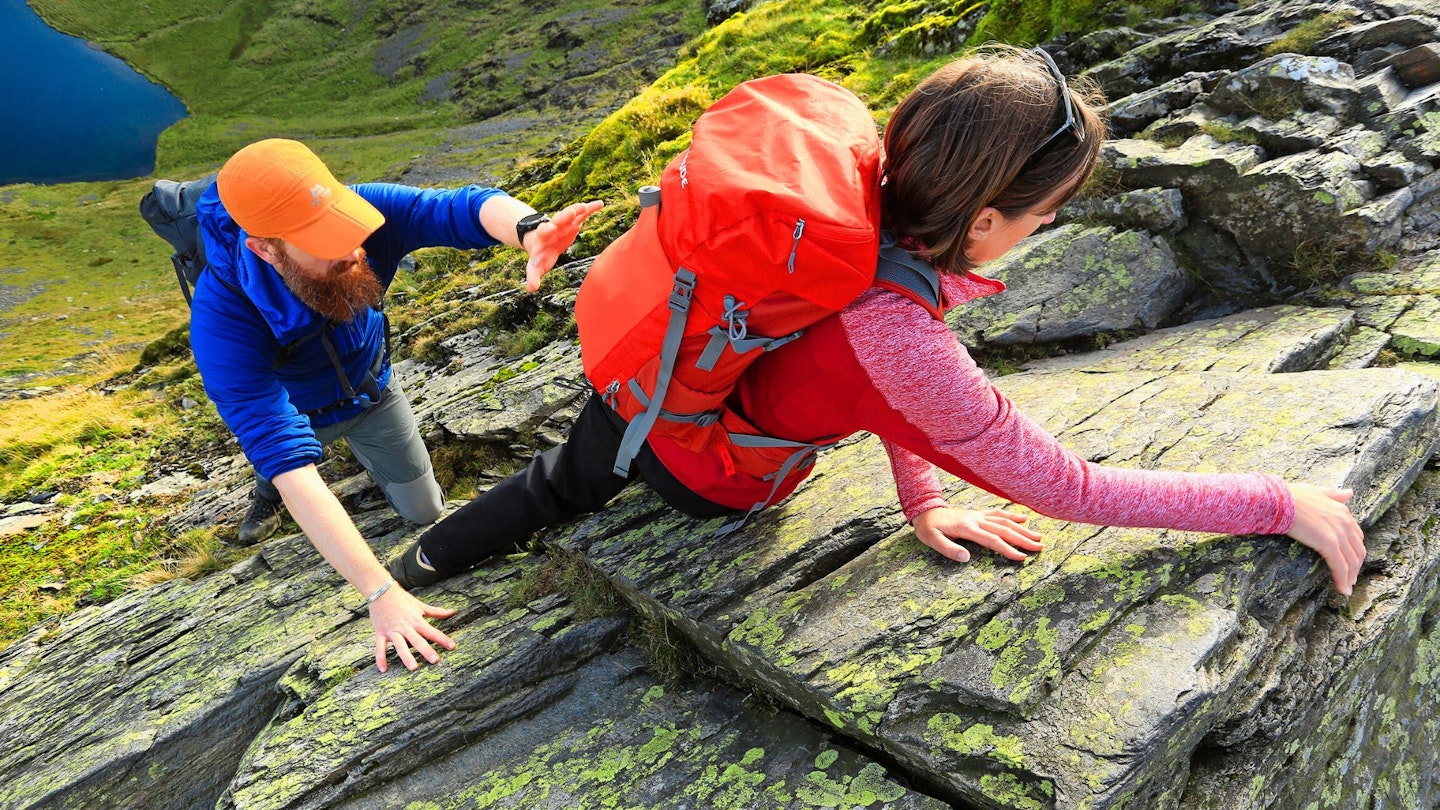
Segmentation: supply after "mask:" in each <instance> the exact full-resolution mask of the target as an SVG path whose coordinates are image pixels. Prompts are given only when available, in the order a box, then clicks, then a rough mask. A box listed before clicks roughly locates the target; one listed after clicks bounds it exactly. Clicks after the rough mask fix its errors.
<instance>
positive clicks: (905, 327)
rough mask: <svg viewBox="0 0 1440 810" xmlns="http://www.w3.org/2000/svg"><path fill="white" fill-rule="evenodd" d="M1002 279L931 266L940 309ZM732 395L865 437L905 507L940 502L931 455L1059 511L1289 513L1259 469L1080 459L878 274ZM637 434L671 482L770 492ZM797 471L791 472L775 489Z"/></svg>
mask: <svg viewBox="0 0 1440 810" xmlns="http://www.w3.org/2000/svg"><path fill="white" fill-rule="evenodd" d="M1002 289H1004V285H1002V284H1001V283H1000V282H998V281H993V280H990V279H986V278H983V277H981V276H978V275H975V274H967V275H964V276H958V275H950V274H946V275H943V276H942V293H943V299H944V305H945V307H946V308H947V309H948V308H950V307H953V306H957V305H960V304H963V303H965V302H966V301H970V300H973V299H975V298H979V297H981V296H983V295H989V294H992V293H994V292H998V291H999V290H1002ZM732 402H734V403H736V404H737V406H738V409H739V410H740V412H741V413H742V414H744V416H745V417H746V418H747V419H748V420H749V421H751V422H752V423H753V424H755V426H756V427H758V428H759V429H760V430H761V431H763V432H765V433H767V434H769V435H772V436H777V437H781V438H787V439H793V440H800V441H813V440H816V439H819V438H821V437H838V436H845V435H849V434H851V433H854V432H856V431H860V430H865V431H869V432H871V433H874V434H875V435H877V436H879V437H880V438H881V440H882V441H883V442H884V446H885V449H886V451H887V452H888V453H889V456H890V461H891V468H892V472H893V474H894V477H895V484H896V488H897V490H898V493H899V497H900V504H901V506H902V508H903V509H904V512H905V517H906V518H907V519H909V520H913V519H914V518H915V517H916V516H917V515H919V514H920V513H922V512H924V511H926V510H929V509H934V508H936V507H940V506H944V505H945V504H946V502H945V498H944V496H943V493H942V490H941V487H940V482H939V479H938V477H937V476H936V472H935V468H936V467H939V468H941V469H944V470H946V471H948V472H950V473H952V474H954V475H956V476H958V477H960V478H962V479H964V480H965V481H968V482H969V483H971V484H973V485H975V486H977V487H980V488H982V489H985V490H987V491H989V492H992V493H994V494H996V495H999V496H1000V497H1002V498H1006V499H1008V500H1010V501H1013V502H1015V503H1019V504H1023V505H1025V506H1028V507H1030V508H1031V509H1034V510H1035V511H1037V512H1039V513H1041V514H1043V515H1048V516H1050V517H1054V518H1058V519H1061V520H1072V521H1079V522H1084V523H1094V524H1100V525H1108V526H1141V527H1153V528H1172V529H1184V530H1192V531H1208V532H1221V533H1227V534H1245V533H1285V532H1288V531H1289V529H1290V526H1291V523H1292V522H1293V521H1294V516H1295V505H1294V502H1293V500H1292V499H1291V497H1290V491H1289V488H1288V487H1287V486H1286V485H1285V483H1284V482H1283V481H1281V480H1280V479H1279V478H1277V477H1275V476H1273V475H1265V474H1261V473H1243V474H1235V473H1221V474H1212V473H1204V474H1201V473H1184V472H1165V471H1156V470H1135V469H1123V468H1118V467H1105V466H1101V465H1099V464H1094V463H1091V462H1088V461H1086V460H1084V459H1082V458H1080V457H1079V456H1077V455H1076V454H1075V453H1073V452H1071V451H1070V450H1068V449H1066V448H1065V447H1064V446H1063V445H1061V444H1060V442H1059V441H1058V440H1057V439H1055V437H1053V436H1051V435H1050V434H1049V433H1047V432H1046V431H1045V430H1043V429H1042V428H1041V427H1040V426H1039V425H1037V424H1036V423H1035V422H1033V421H1031V420H1030V419H1029V418H1027V417H1026V416H1025V415H1024V414H1023V413H1021V412H1020V410H1019V409H1018V408H1016V406H1015V404H1014V403H1013V402H1011V401H1010V400H1009V398H1007V397H1006V396H1005V395H1004V394H1002V393H1001V392H1000V391H999V390H997V389H996V388H995V387H994V386H993V385H991V384H990V381H989V380H988V379H987V378H986V377H985V374H984V372H982V371H981V370H980V369H979V367H978V366H976V365H975V362H974V360H972V359H971V358H970V355H969V353H968V352H967V351H966V350H965V347H964V346H962V345H961V344H960V342H959V341H958V340H957V339H956V338H955V336H954V335H953V334H952V333H951V332H950V330H949V329H948V328H947V327H946V325H945V323H944V322H943V321H941V320H939V319H937V318H936V317H935V315H933V314H932V313H931V311H930V310H929V309H927V308H926V307H925V306H924V305H922V304H920V303H919V302H917V301H914V300H912V299H911V298H909V297H908V296H906V295H903V294H900V293H897V292H892V291H890V290H886V289H881V288H878V287H875V288H871V289H870V290H868V291H866V292H865V293H864V294H862V295H861V296H860V297H859V298H858V299H856V301H855V302H854V303H852V304H851V305H850V306H848V307H847V308H846V309H844V310H843V311H842V312H840V313H839V314H838V315H836V316H834V317H831V318H827V319H825V320H824V321H821V322H820V323H818V324H816V325H814V326H812V327H811V328H810V329H809V330H808V331H807V333H806V335H805V337H804V338H803V339H801V340H797V341H795V342H794V343H792V344H790V345H788V346H785V347H783V348H781V349H779V350H776V351H774V352H771V353H769V354H768V355H766V356H765V357H762V358H760V359H759V360H757V361H756V362H755V364H754V365H753V366H751V368H750V369H749V370H748V371H747V372H746V374H745V375H744V376H743V377H742V378H741V381H740V384H739V386H737V388H736V394H735V398H734V399H732ZM651 447H652V448H653V449H654V450H655V452H656V455H657V456H658V457H659V458H660V460H661V462H662V463H664V464H665V465H666V467H667V468H668V469H669V470H670V471H671V472H672V473H674V474H675V476H676V477H677V478H679V479H680V481H681V482H682V483H684V484H686V486H688V487H689V488H690V489H692V490H693V491H695V492H697V493H699V494H701V495H703V496H705V497H706V498H708V499H710V500H712V501H715V502H717V503H721V504H725V505H729V506H733V507H736V508H742V509H745V508H749V507H750V506H751V505H753V504H754V503H756V502H757V501H760V500H763V499H764V498H765V496H766V495H767V494H769V493H770V488H771V483H772V482H770V481H763V480H760V479H757V478H752V477H749V476H745V475H743V474H741V475H736V474H734V472H733V470H728V471H727V470H726V469H725V465H724V464H723V463H722V462H721V460H720V459H718V458H716V457H714V456H713V455H711V454H704V453H701V454H697V453H692V452H689V451H686V450H684V449H682V448H679V447H677V446H676V445H674V444H673V443H671V442H670V441H669V440H667V439H665V438H664V437H661V436H654V435H652V437H651ZM821 463H823V461H822V462H821ZM802 478H803V476H792V480H789V481H787V482H785V484H783V485H782V486H781V488H780V490H779V491H778V492H777V493H776V494H775V499H776V500H778V499H779V498H781V497H784V496H785V495H788V494H789V492H791V491H793V489H794V488H795V486H797V485H798V484H799V481H800V480H801V479H802Z"/></svg>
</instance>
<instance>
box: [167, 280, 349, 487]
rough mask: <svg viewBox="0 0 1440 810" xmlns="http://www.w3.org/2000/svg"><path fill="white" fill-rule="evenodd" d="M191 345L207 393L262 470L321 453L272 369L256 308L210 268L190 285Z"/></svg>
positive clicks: (271, 471) (269, 474)
mask: <svg viewBox="0 0 1440 810" xmlns="http://www.w3.org/2000/svg"><path fill="white" fill-rule="evenodd" d="M190 347H191V349H192V351H193V352H194V354H195V365H196V366H197V367H198V368H199V370H200V378H201V379H202V380H203V381H204V383H205V394H206V396H208V397H209V398H210V401H211V402H213V403H215V409H216V410H217V411H219V413H220V418H221V419H223V420H224V421H225V424H226V426H228V427H229V428H230V430H231V431H232V432H233V433H234V434H235V438H237V439H239V440H240V447H241V449H243V450H244V451H245V457H246V458H248V459H249V460H250V463H251V464H252V465H254V467H255V470H256V471H257V472H259V473H260V475H262V476H264V477H265V478H274V477H275V476H277V475H279V474H280V473H283V472H288V471H290V470H295V469H299V468H301V467H304V466H305V465H307V464H313V463H315V462H316V461H318V460H319V459H320V451H321V446H320V442H319V441H318V440H317V439H316V438H315V431H314V429H313V428H311V426H310V420H309V419H307V418H306V417H305V416H303V415H301V414H300V412H299V411H297V410H296V409H295V406H294V405H292V404H291V403H290V395H289V394H287V393H286V391H285V388H284V387H283V386H282V385H281V384H280V380H279V378H278V377H277V376H276V374H275V367H274V363H275V355H276V352H277V351H278V345H277V344H276V343H275V339H274V338H273V337H272V336H271V335H270V332H269V330H268V328H267V327H266V326H265V323H264V321H263V320H261V318H260V313H259V312H258V311H257V310H256V309H255V307H254V306H252V305H251V304H250V303H249V302H247V301H244V300H241V299H240V298H239V297H238V296H236V295H235V294H234V293H233V292H231V291H230V290H229V289H227V288H225V286H224V285H222V284H220V283H218V282H217V281H216V280H215V279H214V278H213V277H212V276H211V274H209V273H207V274H206V275H204V276H201V278H200V283H199V284H198V285H197V286H196V292H195V302H194V310H193V311H192V312H191V316H190Z"/></svg>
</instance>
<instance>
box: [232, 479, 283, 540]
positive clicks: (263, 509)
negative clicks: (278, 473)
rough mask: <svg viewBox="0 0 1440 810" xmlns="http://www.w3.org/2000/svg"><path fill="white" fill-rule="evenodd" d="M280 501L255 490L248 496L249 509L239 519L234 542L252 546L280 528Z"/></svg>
mask: <svg viewBox="0 0 1440 810" xmlns="http://www.w3.org/2000/svg"><path fill="white" fill-rule="evenodd" d="M280 507H281V503H280V501H272V500H270V499H269V498H266V497H265V496H263V495H261V494H260V492H259V490H256V491H255V492H254V493H252V494H251V496H250V511H249V512H246V513H245V519H244V520H242V521H240V530H239V531H238V532H237V533H236V537H235V542H237V543H239V544H240V545H242V546H253V545H255V544H256V543H259V542H261V541H263V540H265V539H267V538H269V537H270V535H272V534H274V533H275V532H276V531H277V530H278V529H279V528H280Z"/></svg>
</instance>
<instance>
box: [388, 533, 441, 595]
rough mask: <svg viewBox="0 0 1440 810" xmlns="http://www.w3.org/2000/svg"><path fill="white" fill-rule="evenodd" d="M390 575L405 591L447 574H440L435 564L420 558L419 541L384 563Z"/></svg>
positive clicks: (435, 580)
mask: <svg viewBox="0 0 1440 810" xmlns="http://www.w3.org/2000/svg"><path fill="white" fill-rule="evenodd" d="M385 568H386V570H388V571H389V572H390V576H392V577H394V578H395V581H396V582H398V583H400V587H402V588H404V589H405V590H407V591H413V590H415V589H416V588H423V587H425V586H426V585H434V584H435V583H437V582H439V581H440V580H442V579H445V578H446V577H448V576H449V574H442V573H440V572H439V571H436V570H435V566H433V565H429V564H427V563H425V562H422V561H421V560H420V541H419V540H416V541H415V544H414V545H413V546H411V547H410V548H407V549H405V553H404V554H401V555H400V556H399V557H396V558H395V559H393V560H391V561H390V562H388V563H386V564H385Z"/></svg>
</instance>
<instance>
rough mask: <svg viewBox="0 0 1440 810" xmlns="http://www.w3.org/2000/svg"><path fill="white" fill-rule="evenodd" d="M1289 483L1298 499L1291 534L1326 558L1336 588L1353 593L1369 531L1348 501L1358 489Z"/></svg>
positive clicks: (1363, 558) (1347, 594)
mask: <svg viewBox="0 0 1440 810" xmlns="http://www.w3.org/2000/svg"><path fill="white" fill-rule="evenodd" d="M1288 486H1289V487H1290V497H1291V498H1293V499H1294V501H1295V522H1294V524H1292V525H1291V527H1290V531H1289V535H1290V536H1291V537H1293V538H1295V539H1296V540H1298V541H1300V543H1301V544H1303V545H1305V546H1308V547H1310V548H1312V549H1314V550H1315V552H1316V553H1318V554H1319V555H1320V557H1321V559H1323V560H1325V563H1326V565H1329V566H1330V576H1331V578H1333V579H1334V580H1335V589H1336V590H1338V591H1340V592H1341V593H1343V594H1345V595H1346V596H1349V595H1350V593H1351V591H1352V590H1353V589H1354V587H1355V580H1356V579H1358V578H1359V576H1360V565H1361V563H1363V562H1365V532H1364V531H1362V530H1361V529H1360V524H1359V523H1357V522H1356V521H1355V516H1354V515H1352V514H1350V508H1349V507H1347V506H1346V505H1345V504H1346V503H1348V502H1349V501H1350V498H1352V497H1353V496H1354V494H1355V493H1353V492H1351V491H1350V490H1348V489H1331V488H1329V487H1317V486H1312V485H1310V484H1289V485H1288Z"/></svg>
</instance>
